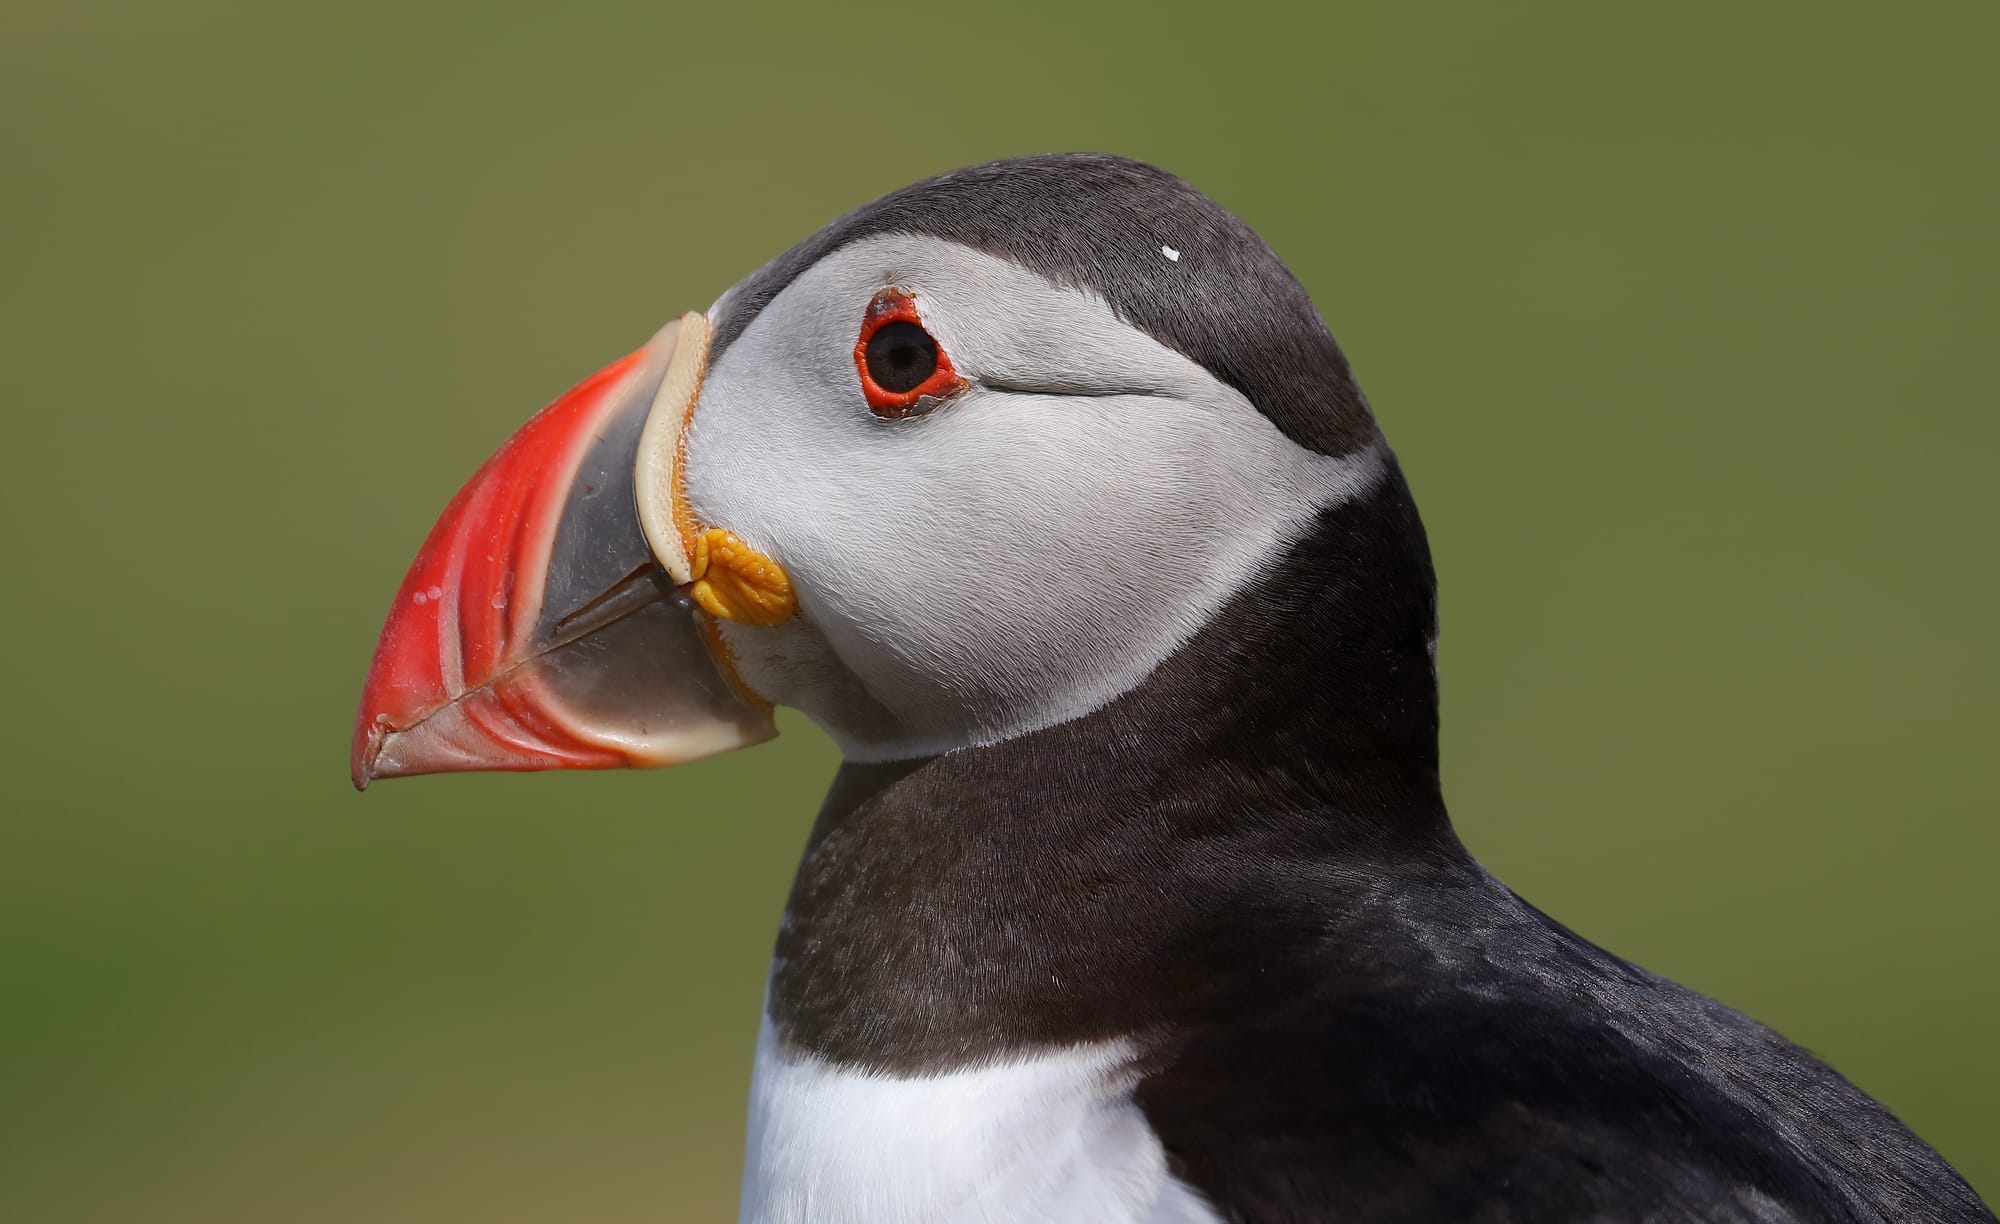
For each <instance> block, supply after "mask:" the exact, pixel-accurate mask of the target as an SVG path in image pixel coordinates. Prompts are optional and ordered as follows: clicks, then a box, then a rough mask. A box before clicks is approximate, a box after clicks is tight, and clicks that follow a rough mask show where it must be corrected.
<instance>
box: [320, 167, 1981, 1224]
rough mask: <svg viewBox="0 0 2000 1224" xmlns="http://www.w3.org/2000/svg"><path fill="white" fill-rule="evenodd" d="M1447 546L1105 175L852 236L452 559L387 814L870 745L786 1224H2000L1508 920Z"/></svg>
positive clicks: (1692, 1026)
mask: <svg viewBox="0 0 2000 1224" xmlns="http://www.w3.org/2000/svg"><path fill="white" fill-rule="evenodd" d="M1436 646H1437V600H1436V584H1435V580H1434V576H1433V571H1432V565H1431V559H1430V554H1429V548H1428V544H1427V542H1426V538H1425V533H1424V528H1423V525H1422V523H1421V521H1420V520H1419V517H1418V514H1417V509H1416V506H1415V503H1414V502H1413V500H1412V497H1411V493H1410V489H1409V486H1408V484H1407V483H1406V481H1405V479H1404V476H1403V473H1402V471H1401V469H1400V467H1399V465H1398V463H1397V460H1396V457H1395V455H1394V454H1393V453H1392V452H1391V451H1390V449H1389V447H1388V445H1387V444H1386V443H1385V441H1384V439H1383V435H1382V432H1381V430H1380V428H1379V427H1378V425H1377V423H1376V419H1375V416H1374V413H1373V410H1372V409H1371V407H1370V405H1369V402H1368V400H1367V398H1366V397H1365V396H1364V395H1363V394H1362V391H1361V388H1360V386H1359V385H1358V383H1357V382H1356V380H1355V377H1354V374H1353V372H1352V371H1351V369H1350V367H1349V364H1348V362H1347V359H1346V358H1345V357H1344V356H1343V354H1342V352H1341V349H1340V348H1339V346H1338V345H1337V344H1336V343H1335V341H1334V338H1333V336H1332V334H1331V333H1330V331H1329V330H1328V328H1327V325H1326V324H1325V322H1324V321H1323V320H1322V319H1321V316H1320V314H1319V312H1318V310H1317V309H1316V308H1315V306H1314V304H1313V302H1312V300H1311V299H1310V297H1309V296H1308V295H1307V293H1306V291H1305V289H1304V288H1303V287H1302V286H1301V285H1300V283H1299V282H1298V280H1297V279H1295V278H1294V277H1293V275H1292V274H1291V272H1290V271H1288V270H1287V268H1286V266H1285V264H1284V263H1283V262H1282V261H1281V260H1280V259H1279V258H1278V256H1277V255H1276V254H1275V253H1274V252H1273V251H1272V250H1271V248H1270V247H1268V246H1267V245H1266V244H1265V243H1264V242H1263V240H1262V239H1260V238H1259V237H1258V235H1257V234H1256V233H1255V232H1254V231H1253V230H1252V229H1251V228H1250V227H1249V226H1248V225H1247V224H1245V223H1244V222H1243V221H1241V220H1239V219H1238V218H1237V217H1235V216H1234V215H1232V214H1231V213H1229V212H1228V211H1226V210H1225V209H1223V208H1222V207H1220V206H1219V205H1217V204H1216V203H1215V202H1214V201H1212V200H1210V199H1209V198H1208V197H1207V196H1205V195H1203V194H1202V193H1201V192H1200V191H1198V190H1196V189H1195V188H1194V187H1192V186H1190V185H1189V184H1188V183H1186V182H1184V181H1182V180H1181V179H1179V178H1177V177H1175V176H1173V175H1171V174H1169V173H1166V172H1164V171H1162V170H1159V169H1156V168H1154V167H1152V166H1150V165H1147V164H1144V163H1141V162H1138V161H1133V160H1128V159H1125V158H1121V157H1116V156H1109V155H1098V154H1065V155H1047V156H1034V157H1026V158H1017V159H1012V160H1006V161H998V162H993V163H989V164H983V165H978V166H973V167H969V168H966V169H961V170H957V171H954V172H951V173H947V174H943V175H939V176H937V177H934V178H930V179H928V180H926V181H923V182H919V183H916V184H914V185H912V186H909V187H906V188H904V189H902V190H899V191H895V192H893V193H891V194H889V195H886V196H884V197H882V198H881V199H878V200H876V201H875V202H873V203H871V204H868V205H865V206H863V207H861V208H859V209H857V210H856V211H854V212H851V213H849V214H847V215H846V216H844V217H841V218H840V219H838V220H836V221H834V222H832V223H831V224H829V225H827V226H826V227H825V228H823V229H821V230H820V231H819V232H818V233H816V234H814V235H812V236H811V237H809V238H807V239H805V240H804V241H803V242H800V243H799V244H798V245H796V246H794V247H792V248H791V249H790V250H788V251H786V252H785V253H784V254H782V255H780V256H778V257H777V258H776V259H774V260H772V261H771V262H770V263H768V264H766V265H765V266H764V267H762V268H761V269H759V270H757V271H756V272H754V273H752V274H751V275H749V276H748V277H747V278H746V279H744V280H743V281H741V282H740V283H738V284H737V285H735V286H734V287H733V288H731V289H729V290H728V291H727V292H725V293H723V294H722V296H721V297H720V298H719V299H718V300H717V301H716V302H715V303H714V304H713V305H712V306H711V307H710V308H709V309H708V310H707V311H706V312H689V313H685V314H682V315H681V316H679V317H678V318H676V319H674V320H672V321H671V322H669V323H667V325H666V326H665V327H664V328H662V329H661V330H660V331H659V332H658V333H657V334H656V335H654V336H653V337H652V338H651V339H650V340H649V341H648V342H647V343H645V344H644V345H642V346H641V347H639V348H638V349H637V350H635V351H633V352H632V353H630V354H628V355H627V356H625V357H623V358H621V359H619V360H618V361H615V362H613V363H612V364H611V365H609V366H607V367H606V368H604V369H603V370H601V371H599V372H598V373H596V374H594V375H592V376H591V377H589V378H588V379H586V380H585V381H583V382H582V383H581V384H579V385H578V386H576V387H575V388H574V389H572V390H571V391H569V392H568V393H567V394H565V395H563V396H562V397H561V398H560V399H558V400H557V401H556V402H555V403H554V404H552V405H550V406H549V407H547V408H546V409H544V410H543V411H542V412H541V413H539V414H538V415H536V416H534V417H533V418H532V419H530V420H529V421H528V423H527V424H526V425H525V426H523V427H522V428H521V429H520V430H519V432H517V433H515V434H514V435H513V437H512V438H511V439H509V440H508V441H507V442H506V443H505V444H504V445H503V446H501V448H500V449H499V451H498V452H497V453H495V454H494V455H493V457H492V458H491V459H490V460H488V461H487V463H486V464H485V465H484V466H483V467H481V468H480V469H479V471H478V472H477V473H476V474H475V475H474V476H473V477H472V479H471V480H470V482H468V483H467V484H466V485H465V486H464V487H463V489H462V490H461V491H460V492H459V493H458V495H457V496H456V497H455V498H454V499H453V500H452V501H451V502H450V504H449V506H448V507H447V508H446V509H445V511H444V513H443V515H442V517H441V518H440V519H439V520H438V522H437V524H436V525H435V526H434V527H433V528H432V530H431V532H430V534H429V536H428V537H427V538H426V539H425V541H424V543H423V545H422V547H421V549H420V551H419V553H418V555H417V558H416V560H415V562H414V563H413V564H412V566H411V567H410V569H409V571H408V574H407V576H406V577H405V578H404V580H403V582H402V585H401V587H400V588H399V589H398V591H397V592H396V595H395V598H394V602H393V605H392V607H391V610H390V612H389V615H388V617H387V621H386V624H385V625H384V627H383V630H382V633H381V637H380V640H379V643H378V646H377V649H376V653H375V656H374V660H373V663H372V666H371V668H370V670H369V673H368V675H367V678H366V681H365V683H364V686H363V695H362V700H361V706H360V711H359V714H358V717H357V720H356V725H355V731H354V737H353V741H352V749H351V766H352V773H353V780H354V783H355V785H356V786H357V787H365V786H366V785H367V784H368V783H369V782H370V781H371V780H372V779H375V778H383V777H397V776H403V775H410V774H425V773H437V772H446V771H455V770H542V769H595V768H609V767H621V766H649V767H650V766H665V765H673V764H678V763H682V762H686V761H691V760H695V759H698V758H702V757H707V756H710V755H713V754H716V753H720V752H724V751H729V750H732V749H736V748H741V747H745V746H748V745H752V744H756V743H758V742H760V741H763V740H765V739H767V738H769V737H770V736H772V735H773V734H775V732H776V728H775V724H774V722H773V721H772V711H773V708H774V707H775V706H779V705H784V706H789V707H792V708H793V709H796V710H798V711H802V712H803V713H804V714H805V715H806V716H807V717H809V718H810V719H811V720H812V721H813V722H814V723H816V724H817V725H818V726H819V727H820V728H822V729H823V730H824V731H825V733H826V734H827V735H828V736H830V737H831V738H832V740H833V741H834V743H835V744H837V745H838V747H839V749H840V751H841V754H842V764H841V765H840V767H839V770H838V772H837V774H836V775H835V776H834V778H833V780H832V783H831V787H830V789H829V790H828V792H827V795H826V798H825V801H824V804H823V806H822V807H821V809H820V811H819V814H818V817H817V820H816V823H815V824H814V825H813V828H812V830H811V833H810V835H809V838H808V840H807V844H806V846H805V848H804V852H803V856H802V859H801V861H800V864H799V867H798V872H797V876H796V879H795V882H794V884H793V886H792V890H791V894H790V898H789V902H788V904H787V908H786V910H785V912H784V915H783V917H782V919H781V920H780V924H779V928H778V934H777V940H776V948H775V952H774V955H773V959H772V962H771V969H770V977H769V980H768V987H767V991H766V996H765V1003H764V1011H763V1018H762V1023H761V1031H760V1033H759V1036H758V1039H757V1051H756V1057H755V1064H754V1068H753V1070H752V1073H751V1078H750V1088H749V1094H750V1104H749V1125H748V1135H747V1142H746V1155H745V1163H744V1172H743V1182H742V1200H741V1214H740V1219H741V1220H742V1221H743V1222H744V1224H808V1222H810V1224H864V1222H865V1224H919V1222H961V1221H963V1222H972V1221H979V1222H983V1224H996V1222H1012V1221H1063V1222H1067V1221H1079V1222H1090V1224H1212V1222H1216V1221H1231V1222H1235V1224H1305V1222H1308V1221H1310V1222H1320V1221H1328V1222H1331V1221H1343V1222H1348V1221H1399V1222H1421V1221H1481V1222H1492V1224H1502V1222H1536V1224H1541V1222H1562V1221H1601V1222H1602V1221H1634V1222H1636V1221H1828V1222H1830V1221H1894V1222H1897V1224H1909V1222H1913V1221H1973V1220H1984V1221H1992V1220H1993V1219H1994V1216H1993V1214H1992V1212H1991V1211H1990V1210H1989V1209H1988V1208H1987V1207H1986V1206H1985V1205H1984V1204H1982V1202H1981V1201H1980V1199H1979V1197H1978V1196H1977V1195H1976V1194H1975V1193H1974V1192H1973V1191H1972V1189H1971V1188H1970V1187H1969V1186H1968V1185H1967V1183H1966V1182H1965V1181H1964V1180H1963V1179H1962V1178H1961V1177H1959V1176H1958V1175H1957V1174H1956V1173H1955V1172H1954V1171H1953V1170H1952V1169H1951V1168H1950V1167H1949V1166H1948V1165H1947V1164H1946V1162H1945V1161H1944V1160H1943V1159H1941V1158H1940V1157H1939V1156H1938V1155H1937V1154H1936V1153H1935V1152H1934V1151H1933V1150H1932V1149H1931V1148H1930V1147H1928V1146H1927V1145H1926V1144H1925V1143H1924V1142H1923V1141H1922V1140H1921V1139H1919V1138H1918V1137H1917V1136H1915V1135H1914V1134H1913V1133H1912V1132H1911V1131H1910V1130H1908V1129H1906V1128H1905V1127H1904V1126H1903V1125H1902V1124H1901V1123H1900V1122H1899V1121H1898V1120H1897V1119H1896V1118H1895V1117H1894V1116H1893V1115H1892V1114H1891V1113H1890V1112H1889V1111H1888V1110H1887V1109H1886V1108H1884V1107H1883V1106H1882V1105H1880V1104H1878V1103H1877V1102H1875V1101H1874V1100H1872V1099H1870V1098H1869V1097H1868V1096H1867V1095H1866V1094H1864V1093H1863V1092H1861V1091H1860V1090H1859V1089H1857V1088H1856V1087H1854V1086H1853V1085H1852V1084H1850V1083H1849V1082H1848V1081H1847V1080H1845V1079H1844V1078H1842V1077H1841V1076H1840V1075H1839V1074H1838V1073H1837V1072H1836V1071H1834V1070H1833V1069H1831V1068H1830V1067H1828V1066H1827V1065H1826V1064H1825V1063H1823V1062H1821V1061H1820V1060H1818V1059H1817V1058H1815V1057H1814V1056H1813V1055H1811V1054H1809V1053H1807V1052H1806V1051H1804V1050H1802V1049H1800V1048H1799V1047H1798V1046H1796V1045H1793V1044H1791V1043H1790V1042H1788V1041H1786V1040H1785V1039H1784V1038H1783V1037H1781V1036H1779V1035H1778V1034H1776V1033H1775V1032H1773V1031H1771V1030H1770V1029H1768V1028H1766V1027H1764V1026H1762V1025H1760V1024H1758V1023H1756V1022H1755V1021H1753V1020H1751V1019H1748V1018H1746V1017H1745V1016H1743V1015H1740V1014H1738V1013H1737V1012H1735V1011H1732V1010H1730V1009H1729V1008H1727V1007H1725V1006H1723V1005H1721V1004H1720V1003H1717V1002H1715V1001H1713V1000H1711V999H1708V998H1706V997H1704V996H1702V995H1700V994H1698V993H1696V992H1694V991H1692V990H1690V989H1687V988H1685V987H1682V986H1679V985H1677V984H1675V983H1673V982H1670V981H1668V980H1665V979H1663V978H1661V977H1659V976H1656V975H1654V974H1652V973H1649V972H1647V971H1646V970H1644V969H1642V968H1639V967H1637V966H1635V965H1632V964H1630V963H1628V962H1626V961H1623V960H1621V959H1619V958H1618V957H1616V956H1613V955H1611V954H1610V953H1608V952H1606V951H1604V950H1602V949H1600V948H1598V947H1596V946H1595V945H1593V944H1592V943H1590V942H1588V941H1587V940H1586V939H1584V938H1582V937H1581V936H1579V935H1577V934H1574V933H1572V932H1571V931H1569V930H1567V929H1566V928H1564V927H1563V926H1562V925H1560V924H1559V923H1557V922H1555V921H1553V920H1552V919H1550V918H1549V917H1547V916H1546V915H1544V914H1542V913H1541V912H1539V911H1538V910H1536V909H1535V908H1534V907H1533V906H1532V905H1530V904H1528V903H1527V902H1526V901H1524V900H1522V899H1521V898H1520V897H1518V896H1516V895H1515V894H1514V893H1513V892H1511V891H1510V890H1509V889H1508V888H1507V887H1506V886H1505V885H1503V884H1502V883H1500V882H1499V881H1498V880H1496V879H1495V878H1494V877H1493V876H1491V875H1490V874H1488V873H1487V872H1486V871H1485V870H1484V869H1483V868H1482V867H1481V866H1480V865H1479V863H1477V862H1476V861H1475V860H1474V859H1473V858H1472V856H1471V855H1470V854H1469V853H1468V852H1467V850H1466V849H1465V847H1464V846H1463V845H1462V844H1461V843H1460V841H1459V839H1458V838H1457V836H1456V835H1455V834H1454V832H1453V828H1452V824H1451V821H1450V819H1449V818H1448V816H1447V814H1446V809H1445V803H1444V800H1443V797H1442V794H1441V788H1440V783H1439V770H1438V684H1437V671H1436Z"/></svg>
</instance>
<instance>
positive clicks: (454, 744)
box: [351, 314, 777, 788]
mask: <svg viewBox="0 0 2000 1224" xmlns="http://www.w3.org/2000/svg"><path fill="white" fill-rule="evenodd" d="M707 357H708V326H707V321H706V320H705V319H703V318H702V316H700V315H698V314H688V315H683V316H682V317H681V318H679V319H677V320H675V321H674V322H672V323H669V324H668V325H667V326H666V327H664V328H662V329H661V330H660V332H659V334H658V335H656V336H654V337H653V339H652V340H651V341H649V342H648V343H647V344H646V345H645V347H643V348H641V349H639V350H638V351H637V352H635V353H632V354H631V355H629V356H627V357H625V358H623V359H622V360H620V361H617V362H614V363H612V364H611V365H609V366H606V367H605V368H604V369H602V370H600V371H598V372H597V373H596V374H593V375H591V376H590V377H589V378H587V379H585V380H584V381H583V382H582V383H580V384H579V385H577V386H576V387H575V388H574V389H573V390H571V391H570V392H569V393H568V394H567V395H564V396H563V397H562V398H561V399H559V400H557V401H556V402H555V403H553V404H551V405H549V406H548V407H547V408H545V409H543V410H542V411H541V412H540V413H538V414H537V415H536V416H535V417H534V418H533V419H531V420H530V421H529V422H528V423H527V424H526V425H524V426H522V427H521V429H520V431H519V432H518V433H516V434H515V435H514V436H513V437H512V438H509V439H508V440H507V443H506V445H504V446H502V447H501V448H500V450H499V451H498V453H496V454H495V455H494V456H493V457H492V458H491V459H488V460H487V461H486V464H485V466H483V467H481V468H480V469H479V471H478V472H477V473H475V474H474V475H473V477H472V479H471V481H469V482H468V483H467V484H466V486H465V487H464V488H463V489H460V490H459V493H458V496H457V497H454V498H453V499H452V501H451V504H450V505H449V506H447V507H445V511H444V514H443V516H442V517H440V518H439V519H438V521H437V525H436V526H434V527H432V528H431V532H430V535H429V537H428V538H426V539H425V540H424V545H423V548H422V549H421V550H419V551H418V553H417V559H416V561H415V563H413V564H412V565H411V566H410V572H409V573H408V574H407V575H405V576H404V578H403V585H402V586H401V588H399V589H398V590H397V592H396V602H395V604H394V605H393V606H392V607H391V608H390V609H389V617H388V621H387V623H386V624H384V625H383V627H382V637H381V640H380V641H379V642H378V643H377V645H376V647H375V661H374V663H373V665H372V666H371V667H370V668H369V671H368V679H367V682H366V684H365V685H364V686H363V689H362V695H361V710H360V713H359V715H358V716H357V717H356V720H355V726H354V743H353V754H352V758H351V765H352V768H353V777H354V785H355V786H356V787H357V788H362V787H366V786H367V785H368V783H369V782H370V781H371V780H373V779H375V778H385V777H398V776H401V775H405V774H425V773H444V772H450V771H457V770H472V769H506V770H533V769H607V768H614V767H619V766H640V767H657V766H662V765H675V764H680V763H681V762H684V761H691V760H696V759H698V758H701V757H705V756H712V755H714V754H715V753H718V752H727V751H729V750H730V749H732V748H739V747H743V746H745V745H749V744H755V743H760V742H762V741H763V740H766V739H769V738H770V737H771V736H773V735H775V734H777V726H776V724H775V723H773V722H772V720H771V712H770V707H769V705H768V704H766V703H765V702H763V701H762V700H761V699H759V698H757V697H756V696H755V695H754V694H752V693H750V692H749V691H748V690H747V689H745V688H743V687H742V685H741V682H740V681H738V680H737V679H736V678H735V676H734V673H733V671H732V670H731V669H730V667H729V664H728V660H727V656H726V654H724V653H723V651H722V646H721V641H720V637H719V636H718V635H717V634H716V631H715V627H714V622H713V620H712V619H710V613H707V612H703V611H700V610H698V609H697V607H696V606H695V603H694V602H693V601H692V600H691V599H690V591H691V590H693V589H694V588H697V587H700V588H701V589H699V590H695V591H694V593H695V595H696V596H697V597H698V598H702V599H704V600H705V601H706V602H713V601H712V599H711V598H710V597H709V596H708V595H707V594H706V591H707V588H706V587H702V586H701V584H700V583H695V582H692V581H691V579H692V578H694V577H698V576H699V575H691V573H690V558H689V556H688V551H689V550H687V549H686V548H685V547H684V541H683V539H682V538H680V537H679V535H678V534H677V533H675V532H674V531H673V530H672V528H671V525H670V524H669V525H664V526H661V525H656V526H658V530H655V531H651V532H649V530H648V524H647V523H643V522H642V514H641V506H642V504H643V505H654V504H656V505H660V506H668V505H669V503H670V502H672V503H673V504H678V497H677V495H676V497H675V498H673V499H666V498H663V497H660V496H655V495H649V494H647V493H646V492H643V491H635V490H645V489H646V488H647V487H648V486H662V485H672V486H673V487H674V488H678V479H679V472H678V463H679V453H680V448H679V446H678V439H679V433H680V431H681V429H682V428H684V425H685V422H686V420H687V419H688V416H689V414H690V413H691V412H692V411H693V407H694V402H695V399H696V397H697V395H698V394H699V392H700V387H701V379H702V374H703V371H704V367H705V365H706V362H707ZM649 422H651V423H652V427H651V428H650V429H649V428H648V425H649ZM655 493H657V488H656V489H655ZM652 517H653V518H656V519H661V520H664V519H666V518H667V517H669V515H668V514H667V513H666V512H665V511H660V512H655V513H653V514H652ZM649 536H650V542H649ZM695 542H696V543H697V544H699V543H700V542H699V540H696V541H695ZM655 545H658V546H660V547H662V548H664V549H665V550H666V554H665V555H664V558H662V557H660V556H656V554H655ZM706 551H707V550H706V548H705V547H704V548H702V549H701V552H702V553H703V557H702V558H697V559H696V563H697V565H705V554H706ZM718 573H719V571H718ZM718 606H720V605H718ZM723 614H724V615H727V614H728V613H727V611H725V612H724V613H723Z"/></svg>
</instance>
